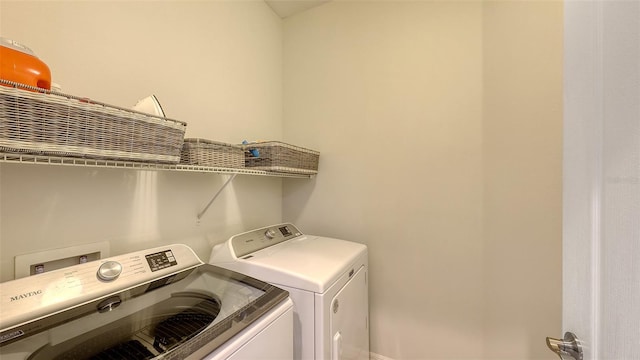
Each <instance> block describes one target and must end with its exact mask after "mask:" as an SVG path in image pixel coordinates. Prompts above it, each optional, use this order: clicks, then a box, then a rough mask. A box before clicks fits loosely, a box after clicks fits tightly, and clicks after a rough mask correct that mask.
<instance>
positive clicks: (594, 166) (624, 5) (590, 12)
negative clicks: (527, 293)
mask: <svg viewBox="0 0 640 360" xmlns="http://www.w3.org/2000/svg"><path fill="white" fill-rule="evenodd" d="M564 39H565V65H564V76H565V84H564V85H565V102H564V105H565V109H564V112H565V114H564V123H565V125H564V159H563V161H564V184H563V186H564V189H563V193H564V199H563V201H564V215H563V224H564V225H563V227H564V229H563V232H564V233H563V333H564V332H572V333H574V334H575V335H576V336H577V337H578V338H579V340H580V341H579V343H581V344H582V347H583V350H584V359H585V360H595V359H598V360H604V359H617V360H632V359H640V1H638V0H631V1H620V0H613V1H612V0H610V1H575V0H568V1H566V2H565V35H564ZM557 336H561V334H558V335H557ZM564 358H565V359H570V357H567V356H565V357H564Z"/></svg>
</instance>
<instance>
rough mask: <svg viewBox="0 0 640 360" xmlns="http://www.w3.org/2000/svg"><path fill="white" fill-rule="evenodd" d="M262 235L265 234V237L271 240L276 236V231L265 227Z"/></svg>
mask: <svg viewBox="0 0 640 360" xmlns="http://www.w3.org/2000/svg"><path fill="white" fill-rule="evenodd" d="M264 236H266V237H267V239H269V240H271V239H273V238H274V237H276V232H275V231H274V230H273V229H267V231H265V232H264Z"/></svg>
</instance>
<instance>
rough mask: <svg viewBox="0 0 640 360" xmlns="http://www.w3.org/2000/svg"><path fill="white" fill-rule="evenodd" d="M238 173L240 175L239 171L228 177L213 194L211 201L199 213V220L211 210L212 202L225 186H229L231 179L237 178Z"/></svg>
mask: <svg viewBox="0 0 640 360" xmlns="http://www.w3.org/2000/svg"><path fill="white" fill-rule="evenodd" d="M236 175H238V174H237V173H235V174H232V175H231V177H230V178H229V179H227V181H226V182H225V183H224V184H223V185H222V187H221V188H220V189H219V190H218V192H217V193H216V194H215V195H213V197H212V198H211V200H209V203H208V204H207V206H205V207H204V209H202V211H200V212H199V213H198V222H200V219H202V217H203V216H204V214H205V213H206V212H207V210H209V206H211V204H213V202H214V201H215V200H216V198H218V196H219V195H220V193H222V190H224V188H226V187H227V185H229V184H230V183H231V181H233V179H235V178H236Z"/></svg>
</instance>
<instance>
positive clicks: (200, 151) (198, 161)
mask: <svg viewBox="0 0 640 360" xmlns="http://www.w3.org/2000/svg"><path fill="white" fill-rule="evenodd" d="M180 163H182V164H189V165H201V166H211V167H224V168H244V151H243V150H242V146H239V145H231V144H225V143H221V142H217V141H211V140H206V139H184V144H183V145H182V154H181V156H180Z"/></svg>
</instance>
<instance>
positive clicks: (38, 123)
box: [0, 79, 186, 163]
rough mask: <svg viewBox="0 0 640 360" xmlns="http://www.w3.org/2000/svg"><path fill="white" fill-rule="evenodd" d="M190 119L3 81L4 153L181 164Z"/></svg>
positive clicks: (0, 135)
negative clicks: (155, 114) (144, 112)
mask: <svg viewBox="0 0 640 360" xmlns="http://www.w3.org/2000/svg"><path fill="white" fill-rule="evenodd" d="M185 129H186V123H184V122H181V121H176V120H171V119H167V118H163V117H157V116H152V115H147V114H143V113H139V112H136V111H133V110H127V109H122V108H117V107H114V106H110V105H107V104H103V103H97V102H94V101H92V100H87V99H83V98H79V97H75V96H71V95H66V94H62V93H55V92H50V91H48V90H42V89H38V88H33V87H29V86H25V85H21V84H17V83H13V82H9V81H6V80H1V79H0V151H2V152H24V153H31V154H41V155H56V156H73V157H85V158H97V159H114V160H127V161H130V160H133V161H145V162H160V163H178V162H179V161H180V150H181V149H182V142H183V140H184V132H185Z"/></svg>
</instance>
